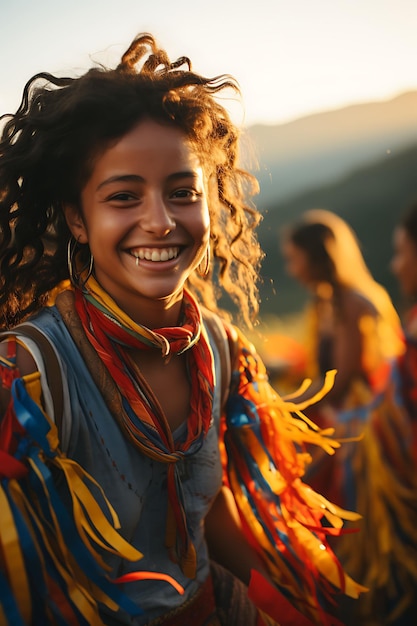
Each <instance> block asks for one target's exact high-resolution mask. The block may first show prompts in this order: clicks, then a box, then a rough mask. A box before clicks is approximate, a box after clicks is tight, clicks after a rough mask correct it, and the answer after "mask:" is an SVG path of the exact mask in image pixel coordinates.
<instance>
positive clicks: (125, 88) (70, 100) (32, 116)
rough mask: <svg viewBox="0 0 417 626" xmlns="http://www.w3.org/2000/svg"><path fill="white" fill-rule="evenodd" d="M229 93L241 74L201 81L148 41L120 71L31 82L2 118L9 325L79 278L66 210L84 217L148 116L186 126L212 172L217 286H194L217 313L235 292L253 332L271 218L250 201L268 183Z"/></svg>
mask: <svg viewBox="0 0 417 626" xmlns="http://www.w3.org/2000/svg"><path fill="white" fill-rule="evenodd" d="M227 89H232V90H234V91H235V92H237V93H239V87H238V85H237V83H236V82H235V80H234V79H233V78H232V77H230V76H228V75H222V76H218V77H216V78H212V79H209V78H205V77H203V76H200V75H199V74H196V73H195V72H194V71H192V69H191V62H190V61H189V59H187V58H186V57H181V58H180V59H178V60H177V61H175V62H171V61H170V60H169V58H168V56H167V54H166V52H165V51H164V50H161V49H159V48H158V46H157V44H156V42H155V40H154V39H153V37H152V36H151V35H148V34H144V35H140V36H138V37H137V38H136V39H135V40H134V41H133V42H132V44H131V45H130V47H129V49H128V50H127V51H126V52H125V54H124V55H123V57H122V60H121V63H120V64H119V65H118V67H117V68H116V69H107V68H105V67H103V66H97V67H94V68H92V69H90V70H89V71H88V72H86V73H85V74H84V75H82V76H80V77H78V78H58V77H55V76H52V75H51V74H47V73H40V74H37V75H35V76H33V77H32V78H31V79H30V80H29V81H28V83H27V84H26V86H25V88H24V93H23V98H22V102H21V104H20V107H19V109H18V110H17V112H16V113H15V114H7V115H3V116H2V118H0V119H1V120H2V121H3V123H4V128H3V132H2V136H1V141H0V237H1V240H0V324H3V325H13V324H15V323H17V322H19V321H20V320H21V319H23V318H24V317H25V316H27V315H28V314H29V313H30V312H33V311H36V310H37V309H39V308H40V307H41V306H42V305H43V304H44V303H45V302H46V300H47V298H48V293H49V292H50V290H52V289H53V288H54V287H55V286H56V285H57V284H58V283H59V282H60V281H61V280H63V279H66V278H68V267H67V242H68V240H69V237H70V233H69V229H68V227H67V225H66V222H65V219H64V214H63V207H64V206H65V205H67V204H72V205H75V206H76V207H77V208H78V209H79V210H80V211H82V207H81V203H80V192H81V189H82V188H83V185H84V184H85V183H86V181H87V180H88V178H89V176H90V174H91V172H92V168H93V166H94V163H95V160H96V158H97V157H98V156H99V155H100V154H101V153H102V152H103V151H104V150H105V149H106V148H107V147H109V146H111V145H112V143H113V142H116V141H117V140H118V139H119V138H121V137H122V136H123V135H125V134H126V133H127V132H129V131H130V130H131V129H132V128H133V127H134V126H135V125H136V124H138V123H139V122H140V121H141V120H143V119H147V118H148V119H149V118H151V119H153V120H155V121H157V122H160V123H162V124H168V125H173V126H175V127H176V128H179V129H180V130H181V131H182V132H183V133H184V135H185V136H186V137H187V139H188V141H190V142H191V144H192V146H193V148H194V149H195V150H196V152H197V154H198V155H199V156H200V158H201V165H202V167H203V169H204V172H205V176H206V180H207V188H208V202H209V210H210V219H211V234H210V245H211V253H212V254H211V256H212V259H214V267H215V270H214V273H213V271H211V272H210V273H209V275H208V276H207V277H205V278H202V277H201V276H199V275H198V274H197V272H194V273H193V275H192V276H191V277H190V285H189V286H190V288H191V289H192V290H193V291H194V292H197V293H199V294H200V296H201V298H202V301H203V303H204V304H205V305H206V306H207V307H208V308H210V309H212V310H217V300H218V298H219V297H220V295H221V293H222V288H224V290H225V291H226V292H227V293H228V294H229V295H230V296H231V298H232V300H233V301H234V302H235V303H236V304H237V308H238V310H239V311H240V312H241V314H242V316H243V318H244V319H245V321H246V322H247V323H249V324H250V320H251V319H253V317H254V316H255V315H256V313H257V311H258V291H257V286H256V285H257V279H258V270H259V264H260V261H261V258H262V253H261V250H260V247H259V244H258V242H257V239H256V237H255V235H254V230H255V228H256V226H257V224H258V222H259V220H260V214H259V213H258V212H257V211H256V210H255V208H254V207H253V206H252V205H251V204H249V198H250V196H251V195H253V193H255V192H256V191H257V182H256V179H254V177H253V176H252V175H250V174H249V173H248V172H247V171H245V170H243V169H241V168H240V165H239V152H238V143H239V131H238V129H237V127H236V125H235V124H234V123H233V122H232V121H231V119H230V116H229V115H228V113H227V111H226V110H225V108H224V107H223V106H221V104H220V103H219V102H218V99H217V98H216V94H217V93H218V92H221V91H223V90H227Z"/></svg>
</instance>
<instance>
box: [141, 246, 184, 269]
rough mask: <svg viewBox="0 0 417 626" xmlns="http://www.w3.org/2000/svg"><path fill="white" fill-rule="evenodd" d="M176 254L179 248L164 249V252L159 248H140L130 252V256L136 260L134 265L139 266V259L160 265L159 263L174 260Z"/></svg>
mask: <svg viewBox="0 0 417 626" xmlns="http://www.w3.org/2000/svg"><path fill="white" fill-rule="evenodd" d="M178 254H179V248H165V249H164V250H160V249H159V248H140V249H136V250H132V255H133V256H134V257H135V259H136V265H139V259H146V260H147V261H153V262H155V263H160V262H161V261H169V260H170V259H176V258H177V256H178Z"/></svg>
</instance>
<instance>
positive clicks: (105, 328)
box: [75, 277, 214, 578]
mask: <svg viewBox="0 0 417 626" xmlns="http://www.w3.org/2000/svg"><path fill="white" fill-rule="evenodd" d="M75 306H76V309H77V312H78V314H79V316H80V319H81V322H82V325H83V328H84V331H85V333H86V335H87V337H88V340H89V341H90V343H91V344H92V345H93V347H94V348H95V350H96V351H97V354H98V355H99V356H100V358H101V360H102V362H103V363H104V365H105V367H106V368H107V370H108V372H109V374H110V376H111V377H112V378H113V380H114V381H115V382H116V385H117V387H118V389H119V391H120V394H121V396H122V404H123V411H122V413H121V415H118V416H117V417H118V419H119V421H120V425H121V427H122V428H123V429H124V431H125V432H126V434H127V436H128V438H129V440H130V441H131V442H132V443H133V445H135V446H136V447H137V448H138V449H139V450H140V451H141V452H143V453H144V454H146V455H147V456H149V457H150V458H152V459H154V460H156V461H158V462H161V463H166V464H167V465H168V475H167V481H168V500H169V501H168V519H167V530H166V543H167V547H168V549H169V552H170V555H171V558H172V559H173V560H174V561H175V562H179V563H180V565H181V567H182V569H183V572H184V573H185V574H186V575H187V576H188V577H189V578H194V576H195V571H196V553H195V548H194V546H193V544H192V542H191V540H190V537H189V533H188V529H187V519H186V515H185V511H184V497H183V493H182V487H181V480H180V478H179V475H178V469H177V461H178V460H180V459H183V458H184V457H186V456H188V455H191V454H195V453H196V452H197V451H198V450H199V449H200V448H201V446H202V444H203V441H204V437H205V436H206V434H207V431H208V429H209V426H210V423H211V420H212V406H213V389H214V370H213V356H212V353H211V349H210V347H209V343H208V340H207V337H206V335H205V332H202V320H201V312H200V309H199V307H198V305H197V303H196V302H195V300H194V298H193V297H192V296H191V294H190V293H189V292H187V291H185V293H184V299H183V310H182V315H183V323H182V325H181V326H179V327H169V328H158V329H156V330H154V331H152V330H149V329H148V328H146V327H144V326H141V325H139V324H136V323H135V322H133V321H132V320H131V319H130V318H129V317H128V316H127V315H126V314H125V313H124V312H123V311H122V310H121V309H120V308H119V307H118V306H117V304H116V303H115V302H114V300H112V299H111V298H110V296H108V294H106V293H105V292H104V291H103V289H102V288H101V287H100V285H99V284H98V283H97V282H96V280H95V279H94V278H93V277H90V278H89V280H88V281H87V283H86V284H85V286H84V290H83V292H81V291H80V290H78V289H77V290H76V292H75ZM132 348H134V349H140V350H149V349H152V348H153V349H158V350H161V354H162V356H163V357H165V358H169V357H170V356H171V355H172V354H177V355H178V354H182V353H183V352H185V351H186V350H189V353H188V355H187V356H188V370H189V375H190V386H191V399H190V414H189V417H188V419H187V435H186V437H185V439H184V440H183V441H181V442H174V438H173V436H172V432H171V429H170V426H169V424H168V422H167V419H166V417H165V415H164V413H163V410H162V408H161V406H160V404H159V402H158V399H157V398H156V397H155V395H154V393H153V392H152V390H151V389H150V387H149V385H148V384H147V383H146V380H145V379H144V377H143V375H142V374H141V372H140V370H139V368H138V367H137V366H136V365H135V364H134V362H133V360H132V358H131V356H130V354H129V351H130V350H131V349H132Z"/></svg>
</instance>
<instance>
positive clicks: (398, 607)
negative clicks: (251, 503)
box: [282, 209, 417, 625]
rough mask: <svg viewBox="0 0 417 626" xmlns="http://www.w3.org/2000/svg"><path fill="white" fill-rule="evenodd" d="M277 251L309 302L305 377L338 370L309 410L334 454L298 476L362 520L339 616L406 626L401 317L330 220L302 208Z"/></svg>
mask: <svg viewBox="0 0 417 626" xmlns="http://www.w3.org/2000/svg"><path fill="white" fill-rule="evenodd" d="M282 251H283V255H284V258H285V261H286V269H287V272H288V274H289V275H290V276H292V277H293V278H294V279H296V280H298V281H299V282H300V283H301V284H302V285H303V286H305V287H306V289H308V290H309V291H310V292H311V296H312V297H311V301H310V303H309V305H308V311H307V316H306V317H307V320H306V326H305V328H306V350H307V365H306V375H307V376H309V377H311V378H312V379H313V381H317V384H319V381H320V380H321V378H322V377H323V376H324V374H325V372H327V371H329V370H336V371H337V373H336V377H335V382H334V386H333V388H332V390H331V391H330V392H329V393H328V394H327V395H326V396H325V398H324V399H323V400H322V401H321V402H320V403H319V405H316V406H315V407H314V408H313V409H312V410H310V411H308V412H307V413H308V415H309V416H310V417H312V419H313V421H314V422H316V423H317V424H319V425H320V427H321V428H331V429H334V431H335V436H336V437H339V438H340V439H341V440H344V441H345V443H344V445H343V447H342V450H341V451H339V452H338V453H337V454H336V455H335V456H334V457H331V458H330V457H327V458H326V457H325V456H324V455H322V454H314V455H313V463H312V465H311V466H310V467H309V469H308V470H307V475H306V478H305V479H306V481H307V482H309V483H310V484H311V485H312V486H313V487H314V488H318V487H319V486H320V489H321V492H322V493H324V494H325V495H327V496H328V497H329V498H331V499H333V501H335V502H337V503H338V504H340V505H342V506H353V507H354V508H355V510H357V511H358V512H359V513H361V514H362V516H363V520H362V523H361V525H360V532H359V533H358V534H354V535H350V536H345V538H344V541H343V542H342V544H341V546H340V550H338V555H339V556H340V558H341V560H342V563H343V564H344V566H345V567H346V568H347V570H348V571H349V572H350V573H351V574H353V573H354V574H355V575H360V576H361V580H362V581H364V583H365V584H366V585H367V586H368V587H369V589H370V592H369V594H366V595H365V596H364V597H363V598H362V599H361V601H360V602H359V603H358V605H357V607H349V608H347V609H346V610H347V611H348V612H349V619H348V621H347V623H349V624H350V623H352V624H353V623H358V621H359V623H360V624H361V625H364V624H366V625H377V624H378V625H382V624H384V625H385V624H396V625H400V624H401V625H407V624H413V623H414V621H410V620H411V619H413V620H414V617H412V616H413V615H414V616H415V613H414V611H415V605H414V595H415V592H416V590H417V567H416V554H417V551H416V548H417V542H416V540H415V531H414V530H413V529H414V528H415V524H416V522H417V511H416V507H415V494H416V484H417V483H416V481H415V478H414V472H411V471H410V469H411V467H412V466H411V463H412V461H411V451H410V420H409V417H408V412H407V411H406V410H405V407H404V405H403V403H402V401H401V398H400V396H399V394H398V367H397V365H398V361H399V360H400V359H401V358H402V355H403V353H404V339H403V335H402V329H401V323H400V319H399V316H398V314H397V312H396V310H395V308H394V306H393V304H392V302H391V299H390V297H389V295H388V293H387V291H386V290H385V289H384V287H383V286H381V285H380V284H379V283H377V282H376V281H375V280H374V278H373V277H372V274H371V272H370V271H369V269H368V267H367V266H366V263H365V260H364V258H363V255H362V253H361V250H360V246H359V242H358V239H357V237H356V235H355V233H354V232H353V230H352V229H351V228H350V226H349V225H348V224H347V223H346V222H345V221H344V220H343V219H342V218H340V217H339V216H338V215H336V214H334V213H332V212H330V211H326V210H321V209H314V210H310V211H307V212H306V213H304V214H303V216H302V218H301V219H300V221H299V222H298V223H296V224H294V225H292V226H289V227H288V228H287V229H286V231H285V233H284V237H283V241H282ZM416 284H417V283H416ZM347 442H349V443H347ZM349 620H350V621H349Z"/></svg>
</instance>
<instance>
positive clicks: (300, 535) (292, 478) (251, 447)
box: [222, 332, 366, 626]
mask: <svg viewBox="0 0 417 626" xmlns="http://www.w3.org/2000/svg"><path fill="white" fill-rule="evenodd" d="M237 335H238V337H237V341H238V358H237V362H236V364H235V371H234V373H233V380H232V389H231V392H230V395H229V399H228V403H227V407H226V415H225V418H224V423H223V427H222V429H223V431H224V445H225V448H226V452H227V454H226V455H223V458H224V461H225V472H226V476H225V480H226V482H227V483H228V484H229V486H230V487H231V489H232V492H233V493H234V496H235V500H236V504H237V507H238V510H239V513H240V517H241V521H242V525H243V528H244V530H245V532H246V534H247V536H248V540H249V541H250V542H251V544H252V545H255V546H256V545H257V546H258V549H259V550H260V554H261V556H263V561H264V562H265V564H266V566H267V568H268V570H269V574H270V576H271V578H272V580H273V581H274V584H276V586H277V589H278V590H279V592H280V593H282V594H283V595H284V597H285V598H287V599H288V600H289V601H290V602H291V603H292V604H293V605H295V606H296V607H297V608H298V610H299V611H301V612H302V613H303V615H305V616H306V617H308V618H309V619H311V620H313V622H314V623H316V624H320V625H321V626H323V625H327V626H330V625H333V624H337V620H336V618H334V617H333V616H332V615H331V612H329V610H330V609H331V607H332V606H333V605H334V604H335V600H334V598H335V596H336V595H337V594H338V593H340V592H342V593H345V594H347V595H348V596H351V597H354V598H356V597H358V595H359V594H360V593H362V592H363V591H366V589H365V588H364V587H362V586H361V585H359V584H357V583H356V582H354V581H353V580H352V579H351V578H350V577H349V576H348V575H347V574H346V573H345V572H344V571H343V568H342V567H341V565H340V563H339V561H338V560H337V558H336V556H335V554H334V553H333V551H332V549H331V548H330V546H329V543H328V539H327V537H328V536H329V535H332V536H334V535H340V534H341V533H342V532H343V529H342V527H343V520H347V519H349V520H358V519H359V518H360V516H359V515H357V514H355V513H351V512H349V511H344V510H343V509H341V508H339V507H336V506H335V505H332V504H331V503H330V502H328V501H327V500H326V499H325V498H322V497H321V496H320V495H319V494H316V493H315V492H314V491H313V490H312V489H311V488H310V487H309V486H307V485H306V484H304V483H303V482H302V480H301V477H302V476H303V475H304V473H305V470H306V467H307V466H308V464H309V462H310V461H311V456H310V455H309V454H308V453H307V452H306V449H305V445H306V444H315V445H317V446H320V447H321V448H322V449H323V450H325V451H326V452H327V453H328V454H333V453H334V451H335V449H336V448H338V447H339V446H340V443H339V442H337V441H335V440H333V439H331V438H330V437H331V435H332V434H333V432H334V431H333V429H329V430H327V431H320V430H319V429H318V428H317V427H315V426H313V425H310V424H309V420H307V418H305V416H304V415H303V414H302V410H304V409H305V408H307V407H308V406H309V405H310V404H311V403H315V402H317V401H319V400H320V399H321V398H322V397H324V395H325V393H326V392H327V391H328V390H329V389H330V388H331V386H332V384H333V380H334V375H335V372H330V373H329V374H328V376H327V378H326V380H325V384H324V386H323V388H322V389H321V390H320V391H319V392H318V393H316V394H314V395H313V396H312V398H310V400H309V401H303V402H300V403H297V402H296V401H295V398H296V397H297V395H296V394H294V395H293V396H292V398H293V400H288V399H283V398H280V397H278V395H277V394H276V392H275V391H274V390H273V389H272V387H271V386H270V385H269V383H268V378H267V375H266V371H265V368H264V366H263V364H262V363H261V362H260V361H259V360H258V358H257V356H256V354H255V351H254V349H253V347H252V346H251V344H249V343H248V342H247V340H246V339H245V338H244V337H243V336H242V335H240V333H239V332H237ZM308 384H309V383H307V384H306V385H305V386H304V390H305V389H306V388H307V385H308ZM278 621H279V620H278Z"/></svg>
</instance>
